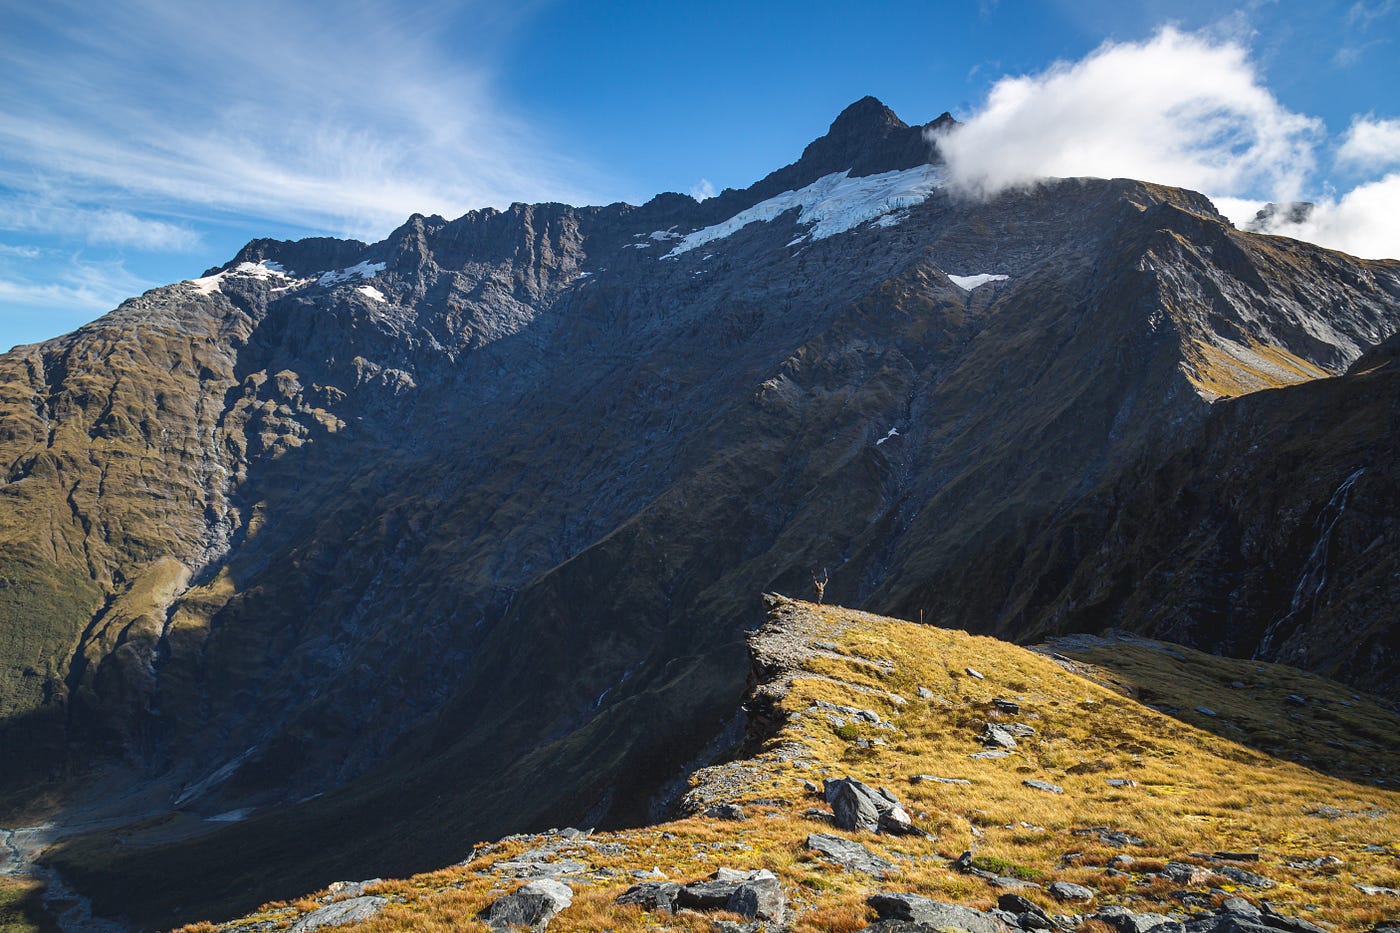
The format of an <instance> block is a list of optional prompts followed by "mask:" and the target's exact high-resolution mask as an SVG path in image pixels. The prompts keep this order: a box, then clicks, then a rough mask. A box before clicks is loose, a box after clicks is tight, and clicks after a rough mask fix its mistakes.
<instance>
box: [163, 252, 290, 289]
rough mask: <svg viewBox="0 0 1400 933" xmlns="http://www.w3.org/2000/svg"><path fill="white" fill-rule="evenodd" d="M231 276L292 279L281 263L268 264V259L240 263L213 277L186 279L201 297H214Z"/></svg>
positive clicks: (216, 273) (187, 283) (186, 282)
mask: <svg viewBox="0 0 1400 933" xmlns="http://www.w3.org/2000/svg"><path fill="white" fill-rule="evenodd" d="M231 275H247V276H252V277H253V278H255V279H271V278H272V277H274V276H276V277H277V278H279V279H286V278H290V277H289V276H288V275H287V270H285V269H283V268H282V264H281V263H276V262H268V261H267V260H266V259H264V260H262V261H260V262H240V263H239V264H238V265H236V266H234V267H233V268H232V269H225V270H224V271H223V272H215V273H214V274H213V275H206V276H204V277H202V278H198V279H186V280H185V284H186V285H193V286H194V287H195V289H196V290H197V291H198V292H199V293H200V294H201V295H212V294H213V293H214V292H217V291H219V286H220V284H221V283H222V282H223V280H224V279H225V278H226V277H228V276H231Z"/></svg>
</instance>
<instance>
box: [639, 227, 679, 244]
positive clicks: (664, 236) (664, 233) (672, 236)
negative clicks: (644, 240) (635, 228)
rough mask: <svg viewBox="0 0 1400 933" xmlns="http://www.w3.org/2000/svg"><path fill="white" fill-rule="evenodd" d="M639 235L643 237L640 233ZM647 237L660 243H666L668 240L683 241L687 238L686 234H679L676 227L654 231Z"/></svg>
mask: <svg viewBox="0 0 1400 933" xmlns="http://www.w3.org/2000/svg"><path fill="white" fill-rule="evenodd" d="M637 235H638V236H641V234H640V233H639V234H637ZM647 235H648V236H650V237H651V238H652V239H653V240H656V241H658V242H664V241H666V240H682V239H684V238H685V234H684V233H677V232H676V228H675V227H674V226H672V227H667V228H666V229H665V230H653V231H652V232H651V233H649V234H647Z"/></svg>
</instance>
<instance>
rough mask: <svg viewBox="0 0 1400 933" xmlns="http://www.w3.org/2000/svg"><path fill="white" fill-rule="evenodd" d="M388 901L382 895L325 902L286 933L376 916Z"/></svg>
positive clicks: (337, 924)
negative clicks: (323, 905) (325, 903)
mask: <svg viewBox="0 0 1400 933" xmlns="http://www.w3.org/2000/svg"><path fill="white" fill-rule="evenodd" d="M387 903H389V900H388V898H384V897H364V896H361V897H351V898H348V899H346V900H343V901H336V902H334V903H332V904H327V905H326V906H325V907H320V908H317V909H316V910H313V911H312V912H311V913H309V914H307V915H306V916H304V917H302V918H301V919H300V920H298V921H297V922H296V923H294V924H292V928H291V930H290V931H288V933H309V931H311V930H319V929H321V928H322V927H338V926H344V925H345V924H347V923H356V922H358V921H360V920H368V919H370V918H371V917H376V916H378V915H379V912H380V911H381V910H383V909H384V905H385V904H387Z"/></svg>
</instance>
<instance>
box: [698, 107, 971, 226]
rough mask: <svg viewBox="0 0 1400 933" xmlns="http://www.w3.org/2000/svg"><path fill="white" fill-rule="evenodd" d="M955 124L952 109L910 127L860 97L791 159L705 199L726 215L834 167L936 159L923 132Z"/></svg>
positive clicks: (869, 169)
mask: <svg viewBox="0 0 1400 933" xmlns="http://www.w3.org/2000/svg"><path fill="white" fill-rule="evenodd" d="M955 123H956V121H955V120H954V119H953V117H952V114H949V113H946V112H945V113H943V114H942V115H940V116H939V117H937V118H936V119H934V120H932V121H930V122H929V123H927V124H924V125H922V126H910V125H908V124H907V123H905V122H904V121H903V120H901V119H900V118H899V117H898V116H897V115H896V114H895V112H894V111H893V110H891V109H890V108H889V107H887V106H885V104H884V103H882V102H881V101H880V100H879V99H878V98H875V97H862V98H861V99H860V100H858V101H856V102H855V103H853V104H851V105H850V106H849V107H847V108H846V109H845V110H843V111H841V113H840V114H839V115H837V117H836V119H835V120H833V121H832V123H831V126H830V128H829V129H828V130H827V131H826V133H825V134H824V135H822V136H820V137H818V138H817V139H814V140H813V141H812V142H810V143H808V144H807V146H806V148H804V149H803V150H802V156H801V158H799V159H798V160H797V161H796V162H793V163H792V164H790V165H786V166H784V167H783V168H780V169H778V170H777V171H776V172H773V173H771V174H769V175H767V176H766V177H764V178H763V179H762V180H761V181H758V182H756V183H755V184H753V185H751V186H750V187H748V188H746V189H744V190H742V191H736V190H732V189H726V190H725V191H724V192H723V193H722V194H720V195H719V197H717V198H713V199H712V200H711V201H707V202H706V207H707V208H708V210H709V212H710V213H711V214H716V215H718V214H720V213H724V212H726V211H727V212H728V213H727V214H725V216H728V215H729V214H734V213H737V212H738V211H740V210H743V209H745V208H747V207H750V206H752V205H754V204H756V203H758V202H759V201H763V200H765V199H767V198H771V197H773V196H775V195H778V194H781V193H782V192H784V191H796V190H797V189H799V188H803V187H805V186H807V185H810V184H811V183H812V182H814V181H816V180H817V179H819V178H822V177H824V176H826V175H831V174H833V173H836V172H847V171H848V172H850V174H851V175H852V176H863V175H878V174H880V173H882V172H894V171H900V170H902V169H909V168H915V167H917V166H920V165H925V164H928V163H930V162H937V161H939V157H938V153H937V150H936V148H935V147H934V146H933V145H931V144H930V143H929V141H928V138H927V136H926V131H927V130H928V129H931V128H943V127H947V126H952V125H954V124H955ZM711 222H712V221H711Z"/></svg>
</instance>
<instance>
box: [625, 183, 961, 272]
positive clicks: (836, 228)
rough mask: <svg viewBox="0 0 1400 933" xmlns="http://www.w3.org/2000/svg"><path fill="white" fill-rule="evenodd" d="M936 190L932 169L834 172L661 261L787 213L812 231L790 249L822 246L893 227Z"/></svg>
mask: <svg viewBox="0 0 1400 933" xmlns="http://www.w3.org/2000/svg"><path fill="white" fill-rule="evenodd" d="M942 186H943V172H942V170H941V169H939V168H938V167H937V166H933V165H921V166H919V167H918V168H911V169H905V170H904V171H899V172H883V173H881V174H879V175H865V176H862V177H860V178H851V177H850V173H849V171H847V172H836V173H834V174H831V175H826V176H823V177H822V178H818V179H817V180H816V181H814V182H812V183H811V184H810V185H808V186H807V187H805V188H801V189H799V190H797V191H784V192H783V193H782V194H779V195H775V196H773V197H771V198H769V199H768V200H766V201H760V202H759V203H757V204H755V205H754V206H753V207H750V208H748V209H747V210H743V211H740V212H739V213H737V214H735V215H734V216H733V217H731V218H729V219H728V220H726V221H724V222H722V223H717V224H715V225H714V226H711V227H705V228H703V229H700V230H696V231H695V232H694V233H691V234H688V235H686V236H685V237H684V238H683V239H682V240H681V241H680V242H679V243H677V244H676V245H675V247H673V248H672V250H671V251H670V252H669V253H667V254H666V255H665V256H663V257H661V258H662V259H674V258H676V257H677V256H679V255H681V254H682V253H688V252H690V251H691V250H693V249H695V248H696V247H697V246H703V245H704V244H706V243H712V242H714V241H715V240H722V239H724V238H725V237H727V236H729V235H730V234H732V233H734V232H736V231H738V230H741V229H743V228H744V227H747V226H748V225H749V224H751V223H757V222H759V221H763V222H765V223H766V222H768V221H770V220H772V219H773V218H775V217H778V216H781V215H782V214H785V213H787V212H788V211H790V210H793V209H800V210H801V212H802V213H801V214H800V215H798V218H797V222H798V223H800V224H806V225H808V226H810V227H811V228H812V229H811V231H809V232H808V233H807V234H806V236H805V237H799V238H798V239H797V240H794V241H793V243H797V242H800V241H801V240H803V239H812V240H822V239H825V238H827V237H829V236H835V235H836V234H838V233H845V232H846V231H847V230H851V229H854V228H855V227H858V226H860V225H861V224H863V223H867V222H868V221H872V220H876V219H877V218H880V219H882V222H881V224H880V225H881V226H886V227H888V226H894V224H896V223H898V222H899V220H901V219H902V217H900V216H898V215H895V212H896V211H902V210H904V209H905V208H909V207H913V206H914V205H916V204H922V203H923V202H924V201H926V200H928V198H929V195H931V194H933V192H935V191H937V190H938V189H939V188H941V187H942ZM885 218H888V219H885ZM652 236H653V237H656V234H652ZM789 245H792V244H789Z"/></svg>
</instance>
